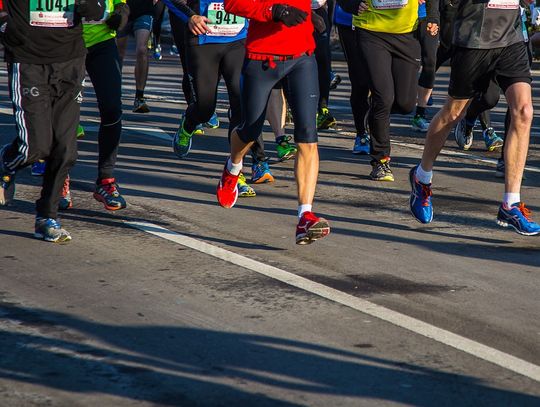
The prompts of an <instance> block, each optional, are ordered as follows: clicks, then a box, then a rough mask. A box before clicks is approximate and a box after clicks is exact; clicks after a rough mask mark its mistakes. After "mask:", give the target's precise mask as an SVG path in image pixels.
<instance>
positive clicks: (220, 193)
mask: <svg viewBox="0 0 540 407" xmlns="http://www.w3.org/2000/svg"><path fill="white" fill-rule="evenodd" d="M238 177H239V175H232V174H231V173H230V172H229V170H227V164H225V168H223V174H221V179H220V180H219V184H218V186H217V191H216V196H217V200H218V202H219V204H220V205H221V206H222V207H224V208H232V207H233V206H234V204H235V203H236V200H237V199H238Z"/></svg>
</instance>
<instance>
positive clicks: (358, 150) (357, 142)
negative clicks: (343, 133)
mask: <svg viewBox="0 0 540 407" xmlns="http://www.w3.org/2000/svg"><path fill="white" fill-rule="evenodd" d="M369 141H370V138H369V134H368V133H364V134H357V135H356V137H355V139H354V146H353V149H352V153H353V154H369V149H370V146H369V145H370V143H369Z"/></svg>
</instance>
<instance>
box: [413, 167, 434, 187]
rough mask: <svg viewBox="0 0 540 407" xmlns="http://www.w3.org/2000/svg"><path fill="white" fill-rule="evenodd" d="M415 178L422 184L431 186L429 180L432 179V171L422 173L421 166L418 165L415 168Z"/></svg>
mask: <svg viewBox="0 0 540 407" xmlns="http://www.w3.org/2000/svg"><path fill="white" fill-rule="evenodd" d="M416 178H417V179H418V181H420V182H421V183H422V184H426V185H428V184H431V180H432V179H433V171H424V169H423V168H422V166H421V165H419V166H418V167H416Z"/></svg>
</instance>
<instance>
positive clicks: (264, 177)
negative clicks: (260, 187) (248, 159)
mask: <svg viewBox="0 0 540 407" xmlns="http://www.w3.org/2000/svg"><path fill="white" fill-rule="evenodd" d="M251 182H252V183H253V184H262V183H265V182H274V177H273V176H272V173H271V172H270V167H269V165H268V162H267V161H258V162H256V163H254V164H253V165H252V166H251Z"/></svg>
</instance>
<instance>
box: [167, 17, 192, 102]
mask: <svg viewBox="0 0 540 407" xmlns="http://www.w3.org/2000/svg"><path fill="white" fill-rule="evenodd" d="M169 20H170V22H171V32H172V36H173V40H174V43H175V44H176V48H178V54H179V56H180V63H181V64H182V73H183V75H182V92H183V93H184V98H185V99H186V103H187V104H188V105H190V104H191V103H193V101H194V97H193V92H192V90H191V86H190V85H189V75H188V70H187V64H186V43H185V35H186V24H185V23H184V22H183V21H182V20H181V19H180V17H177V16H176V14H174V13H173V12H172V11H171V10H169Z"/></svg>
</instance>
